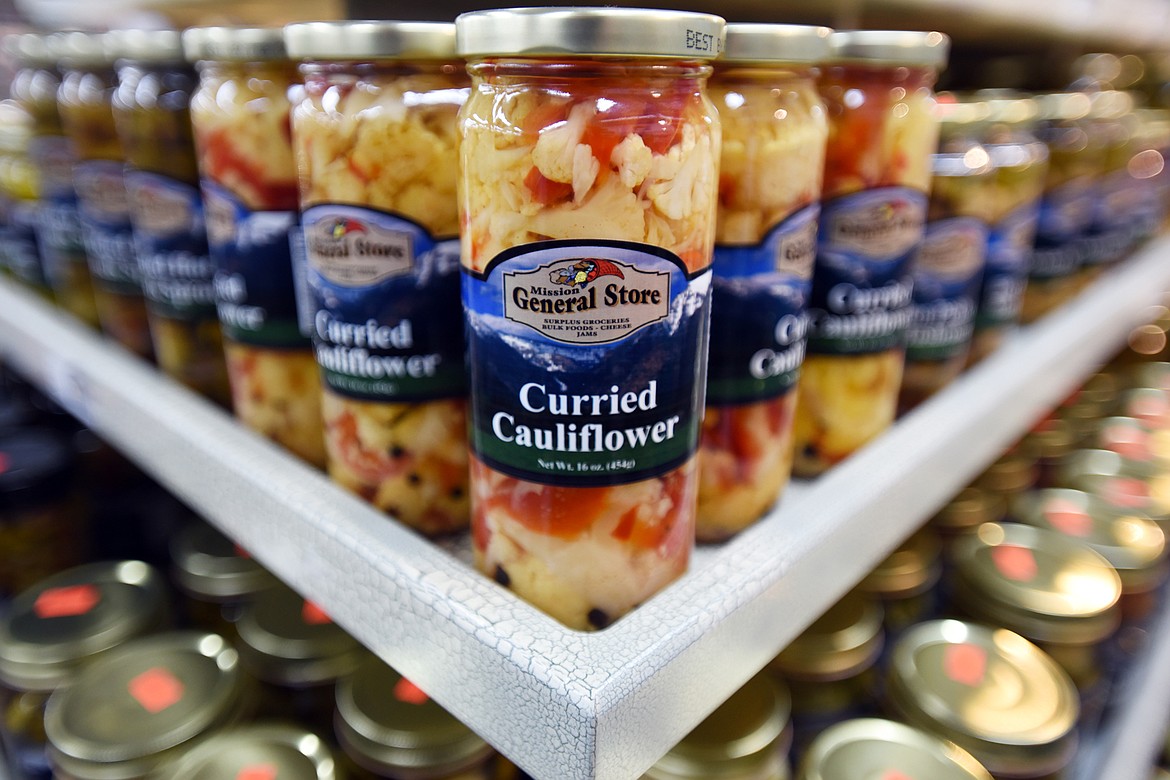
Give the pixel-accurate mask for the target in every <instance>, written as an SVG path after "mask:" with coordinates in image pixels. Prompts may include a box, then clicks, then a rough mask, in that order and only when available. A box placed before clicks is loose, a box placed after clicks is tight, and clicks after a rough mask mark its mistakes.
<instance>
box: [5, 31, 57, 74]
mask: <svg viewBox="0 0 1170 780" xmlns="http://www.w3.org/2000/svg"><path fill="white" fill-rule="evenodd" d="M50 35H51V33H34V32H29V33H11V34H9V35H5V36H4V44H3V48H4V53H5V54H8V55H9V56H11V57H12V58H13V59H15V60H16V61H17V62H18V63H19V64H20V65H21V66H22V67H33V68H51V67H53V66H54V65H56V64H57V58H56V56H54V54H53V53H52V52H51V51H50V50H49V37H50Z"/></svg>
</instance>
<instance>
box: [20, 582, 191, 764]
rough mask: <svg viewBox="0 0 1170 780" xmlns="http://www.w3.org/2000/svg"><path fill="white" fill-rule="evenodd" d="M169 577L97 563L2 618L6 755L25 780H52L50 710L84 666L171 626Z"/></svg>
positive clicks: (42, 585)
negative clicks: (47, 748) (48, 732)
mask: <svg viewBox="0 0 1170 780" xmlns="http://www.w3.org/2000/svg"><path fill="white" fill-rule="evenodd" d="M167 612H168V610H167V593H166V586H165V584H164V583H163V580H162V577H161V576H160V575H159V574H158V572H156V571H155V570H154V569H153V568H151V567H150V566H148V565H147V564H145V563H142V562H141V561H118V562H102V563H91V564H86V565H84V566H79V567H76V568H73V569H69V570H67V571H63V572H60V573H59V574H55V575H53V576H51V577H49V578H47V579H45V580H42V581H41V582H39V583H37V584H36V585H34V586H33V587H32V588H30V589H29V590H26V591H24V592H23V593H21V594H20V595H19V596H17V597H16V598H15V599H13V600H12V602H11V603H10V604H9V605H8V606H7V607H6V610H5V614H4V617H3V619H0V686H2V687H0V700H2V701H3V707H4V717H3V726H2V727H0V731H2V732H3V736H4V745H5V748H6V751H7V753H8V755H9V758H10V759H11V761H12V763H14V764H15V765H16V766H17V767H18V768H19V770H20V771H21V772H22V775H21V777H22V778H25V780H34V778H35V779H36V780H40V778H48V777H49V776H50V769H49V763H48V757H47V755H46V753H45V720H44V710H45V704H46V702H47V701H48V699H49V695H50V694H51V693H52V692H53V691H54V690H56V689H57V688H61V687H65V686H67V685H69V684H70V683H71V682H72V681H73V680H74V678H75V677H76V676H77V675H78V673H79V671H80V669H81V668H82V666H83V665H84V664H86V663H89V662H90V661H92V660H94V659H95V658H98V657H100V656H101V655H102V654H103V653H105V652H107V651H109V650H110V649H112V648H114V647H117V646H118V645H121V644H122V643H124V642H127V641H129V640H131V639H134V638H135V637H139V636H142V635H144V634H147V633H149V632H152V631H156V630H159V629H160V628H162V627H163V625H164V623H165V622H166V618H167Z"/></svg>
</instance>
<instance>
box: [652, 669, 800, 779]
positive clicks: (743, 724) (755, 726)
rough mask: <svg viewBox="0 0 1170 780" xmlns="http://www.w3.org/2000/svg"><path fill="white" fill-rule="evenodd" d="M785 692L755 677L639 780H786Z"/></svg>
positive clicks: (789, 738) (774, 683)
mask: <svg viewBox="0 0 1170 780" xmlns="http://www.w3.org/2000/svg"><path fill="white" fill-rule="evenodd" d="M791 710H792V701H791V699H790V697H789V695H788V691H787V690H786V689H785V687H784V686H783V685H782V684H781V683H779V682H778V681H776V680H773V679H771V678H770V677H769V676H768V675H767V674H766V673H761V674H757V675H756V676H755V677H753V678H752V679H750V680H748V681H747V682H746V683H745V684H744V685H743V687H741V688H740V689H739V690H737V691H736V692H735V693H733V694H731V696H730V697H728V699H727V701H725V702H723V703H722V704H720V705H719V706H718V707H717V708H716V709H715V711H714V712H712V713H711V714H710V715H708V716H707V717H706V719H704V720H703V722H702V723H700V724H699V725H698V726H695V728H694V729H692V730H691V732H690V733H689V734H687V735H686V736H685V737H683V738H682V739H681V740H679V743H678V744H677V745H675V746H674V747H672V748H671V749H670V750H669V751H668V752H667V753H666V755H664V756H663V757H662V758H660V759H659V760H658V762H657V763H655V764H654V766H652V767H650V769H648V770H647V771H646V774H644V775H643V776H642V780H696V779H697V778H702V780H788V778H789V777H790V773H789V769H788V748H789V745H790V744H791V742H792V724H791V722H790V719H789V716H790V714H791Z"/></svg>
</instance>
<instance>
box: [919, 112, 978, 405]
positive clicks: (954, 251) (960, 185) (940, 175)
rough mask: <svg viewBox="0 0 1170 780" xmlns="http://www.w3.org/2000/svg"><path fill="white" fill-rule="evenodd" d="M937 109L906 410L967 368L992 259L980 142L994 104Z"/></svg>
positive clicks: (921, 248)
mask: <svg viewBox="0 0 1170 780" xmlns="http://www.w3.org/2000/svg"><path fill="white" fill-rule="evenodd" d="M937 112H938V116H939V121H940V127H939V148H938V151H936V152H935V153H934V157H933V159H932V163H931V184H930V201H929V203H928V205H927V211H926V227H925V230H924V233H923V237H922V243H921V244H919V246H918V249H917V251H916V252H915V253H914V257H913V259H912V260H911V270H912V277H913V280H914V293H913V295H912V297H911V299H910V301H911V302H910V326H909V328H908V329H907V331H906V365H905V369H904V370H903V373H902V387H901V391H900V393H899V395H898V413H899V414H904V413H905V412H908V411H909V410H911V409H913V408H914V407H915V406H917V405H918V404H920V403H922V402H923V401H925V400H926V399H927V398H929V397H931V396H932V395H934V394H935V393H937V392H938V391H939V390H941V389H943V388H944V387H946V386H947V385H949V384H950V383H951V382H952V381H954V380H955V378H956V377H958V376H959V373H960V372H961V371H962V370H963V368H964V367H965V366H966V365H967V353H968V351H969V350H970V347H971V338H972V335H973V334H974V331H975V312H976V309H977V308H978V304H979V285H980V282H981V281H982V279H983V269H984V265H985V263H986V259H987V241H988V225H989V223H990V221H991V218H992V208H991V206H992V197H993V192H994V185H995V180H994V178H993V174H994V168H993V167H992V164H991V156H990V155H989V154H988V152H987V150H986V149H984V148H983V146H982V145H981V144H980V143H979V142H978V140H976V139H977V136H978V131H979V126H980V124H982V123H983V122H985V121H986V119H987V115H988V112H989V109H988V108H987V107H986V106H985V105H984V104H982V103H955V102H947V103H940V104H938V106H937Z"/></svg>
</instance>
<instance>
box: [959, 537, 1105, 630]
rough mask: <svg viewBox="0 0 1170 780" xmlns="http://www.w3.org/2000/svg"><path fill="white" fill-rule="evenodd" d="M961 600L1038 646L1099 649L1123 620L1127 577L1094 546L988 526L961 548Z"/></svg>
mask: <svg viewBox="0 0 1170 780" xmlns="http://www.w3.org/2000/svg"><path fill="white" fill-rule="evenodd" d="M955 566H956V580H957V582H956V588H955V600H956V602H957V603H958V605H959V606H960V607H961V608H962V609H963V610H964V611H965V612H966V613H967V614H969V615H971V616H972V617H974V618H976V619H977V620H980V621H982V622H986V623H988V624H990V625H995V626H1003V627H1004V628H1008V629H1011V630H1012V631H1015V632H1017V633H1020V634H1022V635H1024V636H1026V637H1028V638H1029V639H1031V640H1033V641H1039V642H1054V643H1060V644H1077V645H1082V644H1093V643H1096V642H1100V641H1102V640H1104V639H1106V638H1107V637H1108V636H1109V635H1110V634H1112V633H1113V632H1114V631H1115V630H1116V629H1117V626H1118V624H1119V623H1120V621H1121V614H1120V611H1119V609H1118V607H1117V603H1118V599H1120V598H1121V578H1120V577H1119V576H1118V575H1117V572H1116V571H1115V570H1114V568H1113V566H1111V565H1110V564H1109V561H1107V560H1105V558H1103V557H1102V556H1101V555H1100V554H1098V553H1096V552H1094V551H1093V549H1092V548H1091V547H1089V546H1088V545H1086V544H1084V543H1081V542H1079V541H1076V540H1074V539H1073V538H1071V537H1068V536H1065V535H1064V534H1061V533H1058V532H1056V531H1051V530H1048V529H1045V528H1036V527H1033V526H1028V525H1021V524H1019V523H1007V524H1002V525H1001V524H999V523H988V524H987V525H984V526H982V527H980V529H979V530H978V532H976V533H974V534H971V535H970V536H967V537H965V538H963V539H961V540H959V542H958V543H957V545H956V547H955Z"/></svg>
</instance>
